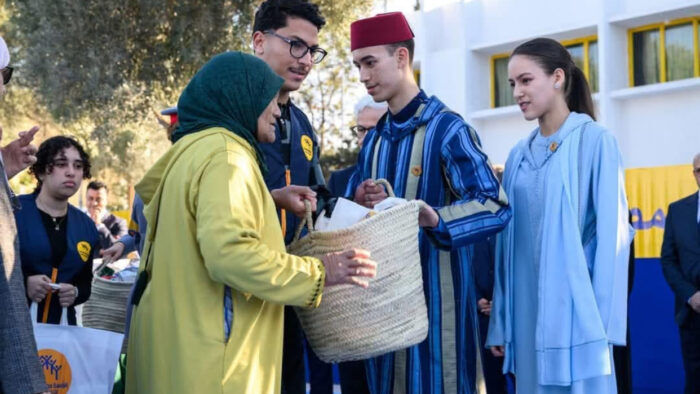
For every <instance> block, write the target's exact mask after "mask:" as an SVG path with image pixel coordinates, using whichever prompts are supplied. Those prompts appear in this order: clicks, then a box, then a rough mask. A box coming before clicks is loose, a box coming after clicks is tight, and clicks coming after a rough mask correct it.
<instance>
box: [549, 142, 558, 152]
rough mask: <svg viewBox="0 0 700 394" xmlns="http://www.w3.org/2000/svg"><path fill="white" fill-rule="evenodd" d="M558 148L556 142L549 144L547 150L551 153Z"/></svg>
mask: <svg viewBox="0 0 700 394" xmlns="http://www.w3.org/2000/svg"><path fill="white" fill-rule="evenodd" d="M558 147H559V144H557V143H556V142H552V143H551V144H549V150H550V151H551V152H554V151H555V150H557V148H558Z"/></svg>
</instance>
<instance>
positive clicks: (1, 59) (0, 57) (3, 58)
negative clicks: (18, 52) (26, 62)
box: [0, 37, 10, 69]
mask: <svg viewBox="0 0 700 394" xmlns="http://www.w3.org/2000/svg"><path fill="white" fill-rule="evenodd" d="M9 64H10V51H9V50H7V44H5V40H3V39H2V37H0V69H3V68H5V67H7V66H8V65H9Z"/></svg>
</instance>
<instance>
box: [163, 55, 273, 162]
mask: <svg viewBox="0 0 700 394" xmlns="http://www.w3.org/2000/svg"><path fill="white" fill-rule="evenodd" d="M283 82H284V80H283V79H282V78H280V77H279V76H278V75H277V74H275V72H274V71H272V70H271V69H270V67H269V66H268V65H267V64H266V63H265V62H264V61H262V60H260V59H258V58H256V57H255V56H252V55H248V54H245V53H241V52H224V53H222V54H219V55H216V56H214V57H213V58H212V59H211V60H209V62H207V64H205V65H204V67H202V69H201V70H199V71H198V72H197V74H195V76H194V77H193V78H192V80H191V81H190V83H189V84H188V85H187V87H186V88H185V90H184V91H183V92H182V95H180V100H178V102H177V112H178V120H179V122H180V125H179V126H178V128H177V130H175V132H174V133H173V134H172V137H171V139H172V141H173V143H175V142H177V140H178V139H180V138H182V137H183V136H185V135H187V134H191V133H196V132H198V131H202V130H205V129H208V128H211V127H223V128H225V129H227V130H229V131H230V132H232V133H234V134H236V135H238V136H240V137H241V138H243V139H245V140H246V141H248V143H249V144H250V146H252V147H253V149H255V153H256V156H257V159H258V164H259V165H260V170H261V171H262V173H263V174H266V173H267V166H266V165H265V159H264V156H263V153H262V151H261V150H260V145H259V143H258V140H257V138H256V135H257V125H258V123H257V122H258V117H259V116H260V114H262V112H263V110H264V109H265V108H267V106H268V104H270V101H271V100H272V98H273V97H274V96H275V94H276V93H277V92H278V91H279V89H280V87H282V83H283Z"/></svg>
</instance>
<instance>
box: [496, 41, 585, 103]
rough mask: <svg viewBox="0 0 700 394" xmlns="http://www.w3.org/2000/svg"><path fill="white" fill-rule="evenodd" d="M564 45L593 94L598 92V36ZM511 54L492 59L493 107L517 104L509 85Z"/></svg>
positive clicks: (566, 42)
mask: <svg viewBox="0 0 700 394" xmlns="http://www.w3.org/2000/svg"><path fill="white" fill-rule="evenodd" d="M562 45H564V47H565V48H566V49H568V50H569V53H571V58H572V59H573V61H574V63H576V65H577V66H578V67H579V68H580V69H581V70H582V71H583V74H584V75H585V76H586V79H588V83H589V84H590V87H591V92H597V91H598V38H597V37H596V36H591V37H585V38H579V39H576V40H570V41H564V42H562ZM508 57H509V54H500V55H495V56H493V57H492V58H491V107H494V108H496V107H504V106H507V105H513V104H515V99H513V89H511V87H510V84H509V83H508Z"/></svg>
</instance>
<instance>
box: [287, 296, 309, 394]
mask: <svg viewBox="0 0 700 394" xmlns="http://www.w3.org/2000/svg"><path fill="white" fill-rule="evenodd" d="M305 372H306V371H305V369H304V334H303V331H302V329H301V324H300V323H299V319H298V318H297V314H296V312H294V308H292V307H291V306H285V307H284V340H283V345H282V394H306V373H305Z"/></svg>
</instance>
